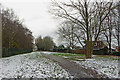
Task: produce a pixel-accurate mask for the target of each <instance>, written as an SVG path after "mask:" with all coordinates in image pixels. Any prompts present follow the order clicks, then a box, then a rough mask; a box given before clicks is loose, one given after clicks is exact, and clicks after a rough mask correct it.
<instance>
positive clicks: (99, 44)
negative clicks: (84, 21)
mask: <svg viewBox="0 0 120 80" xmlns="http://www.w3.org/2000/svg"><path fill="white" fill-rule="evenodd" d="M93 42H94V41H93ZM104 47H105V44H104V43H103V42H102V41H97V42H95V45H94V49H93V50H100V49H103V48H104ZM84 48H86V45H85V46H84Z"/></svg>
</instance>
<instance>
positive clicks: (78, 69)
mask: <svg viewBox="0 0 120 80" xmlns="http://www.w3.org/2000/svg"><path fill="white" fill-rule="evenodd" d="M42 55H43V56H44V57H46V58H48V59H51V60H53V61H55V62H57V63H58V64H59V65H60V66H62V67H63V68H64V69H65V70H66V71H68V72H69V73H70V75H71V76H73V77H75V78H100V77H106V76H105V75H98V74H97V73H96V71H93V70H91V69H85V68H83V67H82V66H80V65H79V64H77V63H75V62H73V61H70V60H67V59H64V58H62V57H59V56H54V55H51V54H45V53H43V54H42Z"/></svg>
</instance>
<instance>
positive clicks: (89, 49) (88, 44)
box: [86, 41, 93, 59]
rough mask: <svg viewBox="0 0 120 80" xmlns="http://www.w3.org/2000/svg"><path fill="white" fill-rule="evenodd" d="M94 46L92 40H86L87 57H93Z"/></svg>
mask: <svg viewBox="0 0 120 80" xmlns="http://www.w3.org/2000/svg"><path fill="white" fill-rule="evenodd" d="M92 53H93V48H92V46H91V42H90V41H86V59H88V58H92Z"/></svg>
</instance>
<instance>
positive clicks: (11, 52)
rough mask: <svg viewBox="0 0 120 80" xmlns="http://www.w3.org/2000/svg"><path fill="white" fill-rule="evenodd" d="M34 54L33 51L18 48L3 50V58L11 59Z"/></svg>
mask: <svg viewBox="0 0 120 80" xmlns="http://www.w3.org/2000/svg"><path fill="white" fill-rule="evenodd" d="M28 52H32V49H29V50H26V49H17V48H5V47H4V48H2V57H9V56H13V55H18V54H23V53H28Z"/></svg>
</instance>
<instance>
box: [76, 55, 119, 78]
mask: <svg viewBox="0 0 120 80" xmlns="http://www.w3.org/2000/svg"><path fill="white" fill-rule="evenodd" d="M116 58H117V57H116ZM75 62H76V63H78V64H80V65H82V66H83V67H85V68H92V69H93V70H96V71H97V72H98V74H105V75H107V76H108V77H109V78H120V77H119V76H118V60H115V59H109V58H103V57H96V58H93V59H79V61H75Z"/></svg>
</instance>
